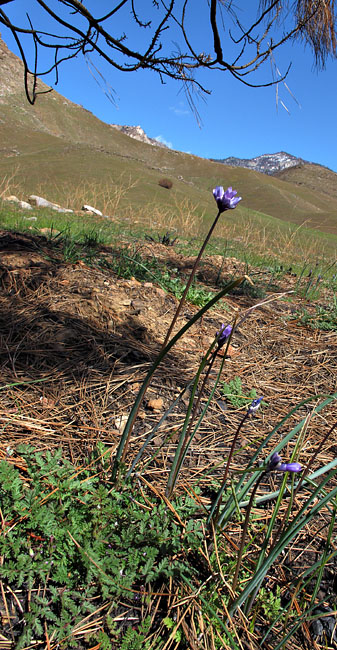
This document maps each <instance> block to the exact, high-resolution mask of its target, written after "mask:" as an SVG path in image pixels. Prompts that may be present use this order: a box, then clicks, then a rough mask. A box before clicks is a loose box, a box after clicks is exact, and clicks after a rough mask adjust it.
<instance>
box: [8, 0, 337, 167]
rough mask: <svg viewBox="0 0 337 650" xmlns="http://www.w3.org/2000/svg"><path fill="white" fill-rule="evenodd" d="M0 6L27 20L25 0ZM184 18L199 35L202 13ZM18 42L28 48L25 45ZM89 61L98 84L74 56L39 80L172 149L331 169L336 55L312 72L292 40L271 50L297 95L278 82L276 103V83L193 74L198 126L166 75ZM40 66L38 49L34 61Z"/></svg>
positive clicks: (307, 54) (105, 1)
mask: <svg viewBox="0 0 337 650" xmlns="http://www.w3.org/2000/svg"><path fill="white" fill-rule="evenodd" d="M98 3H99V6H100V9H102V12H103V13H104V9H106V8H107V7H110V6H111V3H110V2H109V0H99V2H98V0H95V1H94V0H89V1H88V2H87V3H86V5H87V6H88V8H92V7H96V8H97V6H98ZM143 3H144V4H143ZM50 4H51V5H53V6H54V7H55V8H56V7H57V5H58V3H57V2H56V0H51V3H50ZM197 4H198V5H199V7H201V6H202V5H203V6H207V3H206V2H205V1H204V0H194V7H196V6H197ZM240 4H241V7H244V6H245V5H246V2H245V1H242V2H241V3H239V2H237V6H238V7H239V5H240ZM150 5H152V2H151V1H150V0H142V2H141V3H140V4H139V5H138V6H143V7H144V6H148V7H149V6H150ZM248 6H249V7H250V9H249V10H248V12H247V10H246V9H243V8H242V9H241V10H240V12H241V13H240V18H241V19H242V20H243V21H246V24H248V23H249V19H251V18H254V16H255V11H256V7H257V2H254V1H253V0H252V1H251V2H250V4H249V5H248ZM253 8H254V10H255V11H253ZM3 10H4V11H5V12H6V14H7V15H8V16H9V17H10V18H11V19H12V20H13V22H16V23H18V22H19V23H20V24H21V25H23V24H24V23H25V24H26V25H27V20H26V18H25V12H26V11H27V2H26V0H14V2H10V3H9V4H6V5H4V6H3ZM29 13H30V16H31V18H32V20H33V24H34V26H35V27H37V26H38V27H40V28H42V29H47V28H48V26H49V27H50V24H49V25H48V21H47V20H46V19H45V17H44V15H43V14H42V13H41V10H39V8H38V7H37V6H36V5H35V2H33V1H32V2H30V3H29ZM121 20H123V22H122V23H121V29H122V28H123V29H125V30H126V31H127V28H128V25H129V22H128V16H127V15H125V16H124V17H121ZM189 20H190V25H191V29H192V32H193V36H194V38H195V41H196V42H197V41H198V39H199V38H201V31H200V30H201V25H203V24H204V20H203V17H202V15H201V14H200V12H199V13H198V12H196V11H194V12H193V13H191V15H190V17H189ZM126 21H127V22H126ZM1 30H2V37H3V39H4V40H5V42H6V43H7V45H8V46H9V47H10V49H12V50H13V51H14V52H15V53H16V54H18V50H17V46H16V44H15V41H14V39H13V37H12V35H11V34H10V32H9V31H7V30H6V29H5V28H4V27H3V26H1ZM59 33H61V32H59ZM128 33H129V34H130V42H131V41H133V44H135V39H137V38H140V37H141V36H139V34H138V33H137V34H136V33H134V32H133V31H131V32H130V31H129V32H128ZM23 43H25V40H23ZM136 43H137V41H136ZM25 47H26V51H27V52H28V53H29V52H30V49H29V48H30V46H29V45H28V43H26V45H25ZM226 47H228V51H229V53H231V47H232V44H231V43H230V42H229V41H227V42H226ZM200 49H201V48H200ZM90 61H91V64H93V65H94V66H95V67H96V68H97V69H98V70H99V72H100V73H101V75H103V77H104V79H105V82H104V81H103V80H102V79H101V77H99V76H98V74H97V72H96V71H95V70H94V68H93V67H92V68H91V70H92V72H94V75H95V76H96V78H98V79H99V80H100V85H98V84H97V82H96V80H95V79H94V76H93V74H91V72H90V70H89V68H88V63H86V62H85V60H84V59H83V58H81V57H79V58H77V59H76V60H74V61H71V62H67V63H65V64H63V65H62V67H61V68H60V74H59V82H58V84H57V86H55V77H54V76H53V75H51V76H50V77H49V78H45V81H46V82H47V83H49V84H50V85H52V86H53V87H55V88H56V90H57V91H58V92H59V93H61V94H62V95H64V96H65V97H67V98H68V99H70V100H72V101H74V102H76V103H78V104H82V105H83V106H84V107H85V108H87V109H88V110H90V111H92V112H93V113H94V114H95V115H97V117H99V118H100V119H101V120H103V121H105V122H107V123H117V124H129V125H138V124H139V125H141V126H142V127H143V129H144V130H145V132H146V133H147V134H148V135H149V136H150V137H154V138H155V137H158V138H160V139H161V140H162V141H163V142H165V143H167V144H168V145H169V146H171V147H173V148H174V149H177V150H181V151H186V152H190V153H193V154H195V155H198V156H201V157H204V158H226V157H227V156H238V157H241V158H251V157H254V156H258V155H260V154H263V153H274V152H277V151H287V152H288V153H291V154H293V155H295V156H299V157H301V158H304V159H305V160H309V161H311V162H316V163H320V164H322V165H326V166H327V167H330V168H331V169H333V170H334V171H336V172H337V154H336V150H337V134H336V108H337V84H336V73H337V60H336V59H335V60H331V59H330V60H329V61H328V63H327V65H326V69H325V70H323V71H320V72H317V71H316V70H315V69H314V68H313V56H312V53H311V51H310V50H309V48H308V47H306V48H305V47H304V46H303V44H301V43H300V42H296V43H293V42H292V43H290V42H289V43H288V44H286V45H285V46H283V47H282V49H279V50H277V51H276V52H275V62H276V65H277V66H278V68H279V70H280V71H281V73H284V72H285V71H286V69H287V67H288V64H289V63H290V62H292V67H291V70H290V72H289V75H288V77H287V80H286V83H287V85H288V87H289V89H290V91H291V93H292V94H293V96H294V97H295V98H296V100H297V101H295V100H294V98H293V96H292V95H291V94H290V92H289V91H288V89H287V88H286V86H285V85H284V84H283V83H280V84H279V86H278V98H279V101H278V106H277V103H276V87H270V88H248V87H246V86H243V85H242V84H240V82H238V81H236V80H235V79H234V78H233V77H231V76H230V74H229V73H226V72H218V71H215V72H206V71H204V72H203V74H202V75H201V76H200V77H199V79H200V80H201V81H202V82H203V83H204V84H205V86H206V87H207V88H209V89H210V90H211V91H212V94H211V95H210V96H208V97H207V98H206V101H205V102H204V101H198V102H197V107H198V110H199V113H200V116H201V120H202V126H201V128H200V127H199V126H198V123H197V121H196V119H195V117H194V116H193V114H192V113H191V110H190V108H189V106H188V102H187V99H186V97H185V95H184V92H183V91H182V90H181V88H180V86H179V83H178V82H173V81H171V80H167V81H166V83H165V85H163V84H162V83H161V82H160V79H159V76H158V75H156V74H155V73H153V72H150V71H138V72H135V73H125V72H124V73H123V72H119V71H117V70H115V69H113V68H111V67H109V66H108V64H107V63H105V62H104V61H103V60H102V59H101V58H99V57H98V56H95V55H90ZM43 64H44V60H43V56H42V52H41V55H40V66H43ZM89 65H90V64H89ZM270 78H271V68H270V65H269V64H267V66H266V67H265V68H264V69H263V70H262V71H259V72H258V73H256V75H255V77H251V78H250V81H253V82H257V81H258V80H260V79H261V81H269V80H270ZM109 87H110V88H112V89H113V90H114V99H115V103H112V102H111V101H109V99H108V98H107V96H106V91H107V90H108V89H109ZM281 102H283V104H284V105H285V106H286V108H287V110H286V109H285V108H284V107H283V106H282V103H281Z"/></svg>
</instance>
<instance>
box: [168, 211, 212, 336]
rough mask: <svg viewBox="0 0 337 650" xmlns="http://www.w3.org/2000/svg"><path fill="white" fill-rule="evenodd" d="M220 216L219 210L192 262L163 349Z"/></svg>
mask: <svg viewBox="0 0 337 650" xmlns="http://www.w3.org/2000/svg"><path fill="white" fill-rule="evenodd" d="M220 214H221V212H220V210H219V212H218V214H217V215H216V217H215V219H214V221H213V224H212V226H211V227H210V229H209V232H208V235H207V237H206V239H205V241H204V243H203V245H202V246H201V248H200V251H199V254H198V257H197V259H196V260H195V262H194V265H193V269H192V271H191V274H190V277H189V279H188V282H187V284H186V287H185V289H184V293H183V295H182V296H181V299H180V303H179V305H178V307H177V310H176V312H175V314H174V316H173V319H172V322H171V325H170V327H169V328H168V331H167V334H166V337H165V341H164V343H163V347H165V346H166V345H167V343H168V341H169V340H170V336H171V332H172V330H173V328H174V326H175V324H176V321H177V318H178V316H179V314H180V312H181V310H182V308H183V305H184V302H185V298H186V296H187V293H188V290H189V288H190V286H191V284H192V281H193V278H194V276H195V273H196V270H197V268H198V266H199V262H200V259H201V257H202V254H203V252H204V250H205V248H206V246H207V244H208V242H209V240H210V237H211V235H212V232H213V230H214V228H215V226H216V224H217V222H218V220H219V217H220Z"/></svg>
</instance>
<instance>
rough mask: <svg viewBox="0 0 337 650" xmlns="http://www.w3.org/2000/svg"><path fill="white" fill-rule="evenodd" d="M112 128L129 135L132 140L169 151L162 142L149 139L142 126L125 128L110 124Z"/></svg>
mask: <svg viewBox="0 0 337 650" xmlns="http://www.w3.org/2000/svg"><path fill="white" fill-rule="evenodd" d="M110 126H112V127H113V128H114V129H117V130H118V131H121V133H124V134H125V135H128V136H129V137H130V138H134V139H135V140H139V141H140V142H145V144H151V145H152V146H153V147H164V149H167V146H166V145H165V144H163V143H162V142H159V141H158V140H155V138H149V137H148V136H147V135H146V133H145V131H144V130H143V129H142V127H141V126H123V125H121V124H110Z"/></svg>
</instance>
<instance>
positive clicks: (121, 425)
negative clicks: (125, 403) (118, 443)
mask: <svg viewBox="0 0 337 650" xmlns="http://www.w3.org/2000/svg"><path fill="white" fill-rule="evenodd" d="M128 417H129V416H128V415H118V416H117V417H116V419H115V426H116V429H118V431H119V432H120V433H123V431H124V429H125V425H126V423H127V421H128Z"/></svg>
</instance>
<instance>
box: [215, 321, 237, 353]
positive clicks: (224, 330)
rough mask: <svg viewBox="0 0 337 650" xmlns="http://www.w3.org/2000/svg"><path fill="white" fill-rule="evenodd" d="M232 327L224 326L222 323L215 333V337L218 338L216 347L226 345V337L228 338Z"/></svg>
mask: <svg viewBox="0 0 337 650" xmlns="http://www.w3.org/2000/svg"><path fill="white" fill-rule="evenodd" d="M232 329H233V328H232V326H231V325H227V327H226V326H225V323H222V325H221V327H220V330H219V332H217V333H216V335H217V336H218V337H219V338H218V346H219V348H222V346H223V345H224V344H225V343H226V341H227V339H228V337H229V336H230V334H231V332H232Z"/></svg>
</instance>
